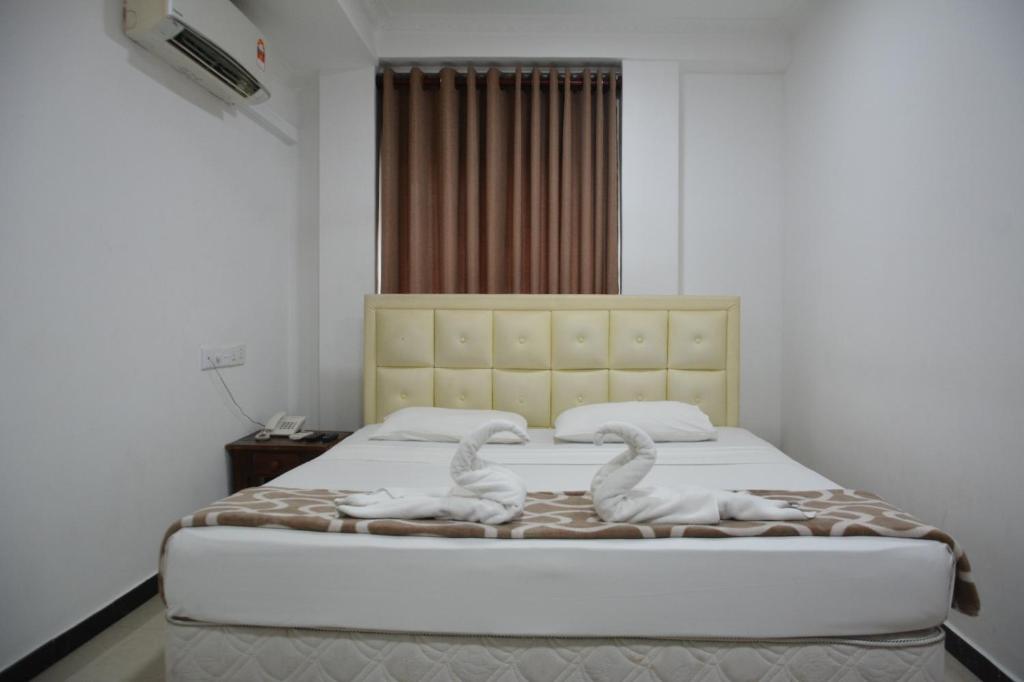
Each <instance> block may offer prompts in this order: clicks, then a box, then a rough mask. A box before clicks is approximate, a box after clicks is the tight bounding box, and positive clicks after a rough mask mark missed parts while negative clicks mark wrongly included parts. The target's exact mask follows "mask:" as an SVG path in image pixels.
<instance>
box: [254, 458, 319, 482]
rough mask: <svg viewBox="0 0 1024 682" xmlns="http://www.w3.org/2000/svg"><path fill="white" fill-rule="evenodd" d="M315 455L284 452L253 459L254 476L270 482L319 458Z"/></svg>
mask: <svg viewBox="0 0 1024 682" xmlns="http://www.w3.org/2000/svg"><path fill="white" fill-rule="evenodd" d="M317 456H318V455H315V454H307V453H301V454H299V453H292V452H282V453H277V454H267V455H260V456H258V457H253V461H252V468H251V469H250V471H251V472H252V476H254V477H257V478H263V479H265V480H270V479H271V478H276V477H277V476H280V475H281V474H283V473H284V472H286V471H290V470H291V469H294V468H295V467H297V466H299V465H300V464H305V463H306V462H308V461H309V460H311V459H313V458H314V457H317Z"/></svg>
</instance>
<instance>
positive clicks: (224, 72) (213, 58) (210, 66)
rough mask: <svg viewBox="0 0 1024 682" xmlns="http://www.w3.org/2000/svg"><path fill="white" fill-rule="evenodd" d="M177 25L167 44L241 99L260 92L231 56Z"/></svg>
mask: <svg viewBox="0 0 1024 682" xmlns="http://www.w3.org/2000/svg"><path fill="white" fill-rule="evenodd" d="M177 24H178V26H180V27H181V31H179V32H178V34H177V35H175V36H174V37H173V38H171V39H169V40H168V41H167V42H168V43H170V44H171V45H173V46H174V47H176V48H177V49H179V50H181V51H182V52H183V53H185V54H186V55H188V56H189V57H191V58H192V59H193V60H195V62H196V63H197V64H199V65H200V66H201V67H202V68H204V69H205V70H206V71H208V72H209V73H210V74H211V75H213V76H214V77H216V78H217V79H218V80H220V81H221V82H223V83H224V84H225V85H226V86H228V87H229V88H231V89H232V90H234V91H235V92H237V93H238V94H239V95H240V96H241V97H242V98H243V99H248V98H250V97H252V96H253V95H255V94H256V93H257V92H259V91H260V89H261V88H262V86H261V85H260V83H259V81H257V80H256V79H255V78H253V77H252V76H251V75H249V72H248V71H246V70H245V68H243V67H242V65H241V64H239V63H238V62H236V61H235V60H234V59H232V58H231V55H229V54H228V53H227V52H225V51H224V50H222V49H220V48H219V47H217V46H216V45H214V44H213V43H212V42H210V41H209V40H207V39H206V38H205V37H203V36H202V35H201V34H200V33H198V32H196V31H194V30H192V29H191V28H190V27H189V26H187V25H185V24H183V23H181V22H177Z"/></svg>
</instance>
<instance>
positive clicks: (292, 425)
mask: <svg viewBox="0 0 1024 682" xmlns="http://www.w3.org/2000/svg"><path fill="white" fill-rule="evenodd" d="M305 423H306V418H305V417H290V416H288V415H286V414H285V413H284V412H278V413H277V414H275V415H274V416H273V417H271V418H270V419H268V420H267V423H266V424H264V425H263V430H262V431H260V432H259V433H257V434H256V436H255V438H256V440H269V439H270V437H271V436H288V437H289V438H292V437H294V436H296V435H298V434H299V433H300V432H301V429H302V425H303V424H305Z"/></svg>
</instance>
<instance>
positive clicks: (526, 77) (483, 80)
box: [377, 67, 622, 93]
mask: <svg viewBox="0 0 1024 682" xmlns="http://www.w3.org/2000/svg"><path fill="white" fill-rule="evenodd" d="M538 68H539V67H538ZM532 71H533V69H532V68H531V69H530V70H529V71H527V70H526V69H524V70H523V76H522V85H523V87H524V88H527V87H530V86H531V84H532V81H533V76H532ZM609 76H614V78H615V87H616V90H617V91H618V92H620V93H621V92H622V74H621V73H619V72H616V73H613V74H609V73H607V72H605V73H602V74H597V73H591V74H590V80H591V87H593V86H594V85H596V84H597V83H598V82H599V81H600V82H601V83H603V84H604V85H606V86H607V84H608V79H609ZM565 78H566V76H565V74H564V73H562V72H559V73H558V74H557V75H556V80H557V81H558V85H559V87H563V86H564V84H565ZM392 79H393V80H394V82H395V83H396V84H399V85H404V84H407V83H408V82H409V81H410V79H411V75H410V74H409V73H406V72H403V73H398V72H393V75H392ZM498 83H499V84H500V85H501V86H503V87H504V86H508V87H511V86H514V85H515V84H516V75H515V72H508V71H501V72H500V75H499V76H498ZM476 84H477V87H483V86H485V85H486V84H487V71H486V70H485V71H477V72H476ZM383 85H384V74H383V73H378V74H377V87H378V88H379V87H382V86H383ZM423 85H424V86H425V87H428V88H435V87H438V86H440V85H441V75H440V74H439V73H424V74H423ZM540 85H541V87H550V86H551V76H550V74H549V73H548V69H546V68H545V69H544V70H542V71H541V74H540ZM455 86H456V87H462V88H464V87H465V86H466V74H465V73H463V72H456V73H455ZM569 87H570V88H573V89H582V88H583V74H582V73H571V74H569Z"/></svg>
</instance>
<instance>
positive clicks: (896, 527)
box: [161, 486, 980, 616]
mask: <svg viewBox="0 0 1024 682" xmlns="http://www.w3.org/2000/svg"><path fill="white" fill-rule="evenodd" d="M345 492H349V491H338V490H299V489H295V488H277V487H270V486H265V487H260V488H247V489H245V490H241V491H239V492H237V493H235V494H234V495H231V496H230V497H225V498H224V499H222V500H220V501H218V502H214V503H213V504H211V505H209V506H207V507H203V508H202V509H200V510H198V511H197V512H195V513H193V514H189V515H188V516H186V517H184V518H182V519H181V520H180V521H177V522H176V523H174V524H173V525H172V526H171V527H170V528H169V529H168V530H167V533H166V534H165V535H164V541H163V545H162V546H161V568H162V565H163V561H162V558H163V550H164V549H165V548H166V546H167V541H168V539H170V537H171V535H173V534H174V533H176V532H177V531H179V530H181V529H182V528H192V527H199V526H244V527H252V528H290V529H293V530H305V531H316V532H321V533H369V534H372V535H428V536H434V537H446V538H496V539H509V540H515V539H538V540H540V539H559V540H562V539H585V540H600V539H645V538H735V537H752V536H761V537H790V536H799V535H807V536H831V537H841V536H842V537H845V536H880V537H891V538H916V539H921V540H932V541H935V542H941V543H943V544H945V545H947V546H948V547H949V548H950V550H951V551H952V552H953V555H954V557H955V558H956V581H955V583H954V587H953V608H955V609H957V610H958V611H960V612H962V613H965V614H967V615H969V616H974V615H977V613H978V610H979V608H980V602H979V599H978V591H977V589H976V588H975V586H974V581H973V580H972V578H971V564H970V562H969V561H968V560H967V556H966V555H965V554H964V552H963V550H962V549H961V548H960V546H959V545H958V544H957V543H956V541H955V540H953V538H952V537H950V536H949V535H948V534H946V533H945V532H943V531H941V530H939V529H938V528H935V527H934V526H929V525H926V524H924V523H921V522H920V521H918V520H917V519H915V518H914V517H913V516H911V515H910V514H907V513H906V512H903V511H900V510H899V509H897V508H896V507H894V506H893V505H891V504H889V503H888V502H886V501H885V500H883V499H882V498H880V497H878V496H877V495H873V494H871V493H866V492H862V491H860V490H804V491H791V490H751V491H746V492H750V493H753V494H755V495H759V496H762V497H767V498H769V499H775V500H784V501H787V502H792V503H794V504H796V505H798V506H799V507H800V508H802V509H806V510H809V511H814V512H816V513H817V515H816V516H815V518H813V519H808V520H806V521H723V522H722V523H720V524H718V525H714V526H705V525H695V524H690V525H672V524H633V523H606V522H604V521H602V520H601V519H600V518H598V516H597V514H596V512H595V511H594V507H593V504H592V501H591V499H590V494H589V493H584V492H537V493H529V494H528V495H527V498H526V505H525V507H524V510H523V514H522V516H521V517H520V518H519V519H518V520H516V521H512V522H510V523H505V524H502V525H497V526H489V525H485V524H480V523H470V522H465V521H441V520H434V519H431V520H422V521H405V520H399V519H357V518H349V517H340V516H339V515H338V510H337V508H336V506H335V503H334V500H335V498H337V497H338V496H339V495H341V494H344V493H345Z"/></svg>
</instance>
